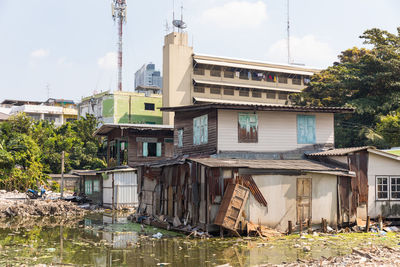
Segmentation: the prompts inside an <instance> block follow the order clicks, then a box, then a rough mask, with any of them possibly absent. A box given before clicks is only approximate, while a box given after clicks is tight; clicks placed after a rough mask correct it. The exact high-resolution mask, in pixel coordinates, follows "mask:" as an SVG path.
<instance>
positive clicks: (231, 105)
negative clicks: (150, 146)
mask: <svg viewBox="0 0 400 267" xmlns="http://www.w3.org/2000/svg"><path fill="white" fill-rule="evenodd" d="M195 99H197V100H198V102H199V103H200V104H194V105H187V106H178V107H163V108H160V109H161V111H167V112H170V111H172V112H175V111H191V110H205V109H210V108H216V109H239V110H260V111H288V112H321V113H352V112H354V108H347V107H302V106H290V105H276V104H267V103H248V102H243V103H237V101H234V102H232V101H229V100H225V101H223V102H221V101H220V103H214V102H212V99H199V98H195ZM202 102H203V103H202ZM204 102H205V103H204Z"/></svg>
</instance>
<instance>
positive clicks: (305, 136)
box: [297, 115, 316, 144]
mask: <svg viewBox="0 0 400 267" xmlns="http://www.w3.org/2000/svg"><path fill="white" fill-rule="evenodd" d="M297 143H298V144H315V143H316V138H315V116H314V115H297Z"/></svg>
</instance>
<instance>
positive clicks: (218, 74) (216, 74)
mask: <svg viewBox="0 0 400 267" xmlns="http://www.w3.org/2000/svg"><path fill="white" fill-rule="evenodd" d="M210 75H211V76H213V77H221V67H213V68H212V69H211V71H210Z"/></svg>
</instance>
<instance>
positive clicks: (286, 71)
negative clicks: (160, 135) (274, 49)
mask: <svg viewBox="0 0 400 267" xmlns="http://www.w3.org/2000/svg"><path fill="white" fill-rule="evenodd" d="M318 71H319V70H317V69H314V68H309V67H305V66H298V65H292V64H276V63H270V62H262V61H255V60H247V59H236V58H228V57H221V56H209V55H201V54H198V53H195V52H194V51H193V47H190V46H189V45H188V35H187V33H186V32H172V33H170V34H167V35H166V36H165V39H164V47H163V78H164V81H163V94H162V95H163V107H176V106H184V105H192V104H195V103H197V104H199V103H237V104H249V103H250V104H254V103H255V104H265V105H290V99H289V94H290V93H299V92H301V90H303V89H304V88H305V87H306V86H307V84H308V83H309V81H310V78H311V76H312V75H313V74H314V73H315V72H318ZM173 122H174V114H173V112H164V113H163V123H164V124H170V125H172V124H173Z"/></svg>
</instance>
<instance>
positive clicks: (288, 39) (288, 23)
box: [287, 0, 291, 64]
mask: <svg viewBox="0 0 400 267" xmlns="http://www.w3.org/2000/svg"><path fill="white" fill-rule="evenodd" d="M289 2H290V0H287V60H288V64H290V62H291V60H290V17H289V11H290V9H289Z"/></svg>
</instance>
